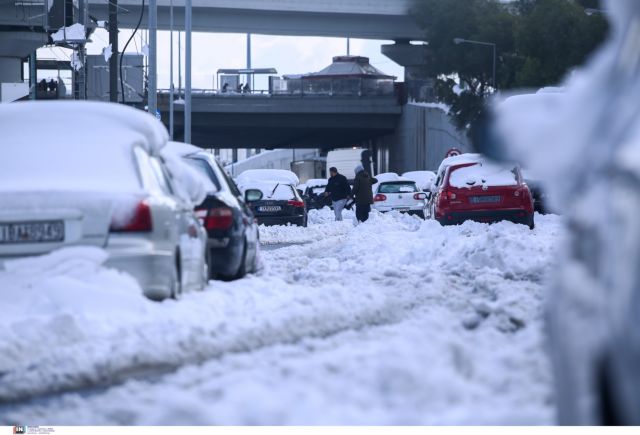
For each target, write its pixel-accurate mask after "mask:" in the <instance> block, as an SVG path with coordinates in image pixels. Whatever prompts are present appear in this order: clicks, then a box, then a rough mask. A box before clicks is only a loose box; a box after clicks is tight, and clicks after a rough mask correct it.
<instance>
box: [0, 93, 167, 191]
mask: <svg viewBox="0 0 640 435" xmlns="http://www.w3.org/2000/svg"><path fill="white" fill-rule="evenodd" d="M0 131H1V132H2V141H1V142H0V152H1V153H2V159H0V189H1V190H2V191H5V192H8V191H33V190H40V191H42V190H46V191H53V190H74V191H80V190H81V191H95V192H132V191H138V190H139V189H140V188H141V182H140V177H139V175H138V169H137V167H136V161H135V159H134V154H133V149H134V147H140V148H142V149H145V150H146V151H147V152H148V153H149V154H153V155H158V154H159V152H160V150H161V149H162V148H163V147H164V146H165V144H166V143H167V139H168V136H169V135H168V134H167V130H166V129H165V128H164V126H163V125H162V123H160V121H158V120H157V119H155V117H153V116H151V115H149V114H147V113H146V112H143V111H141V110H137V109H133V108H131V107H127V106H124V105H121V104H111V103H97V102H84V101H82V102H80V101H75V102H72V101H53V102H43V101H40V102H20V103H14V104H2V105H0Z"/></svg>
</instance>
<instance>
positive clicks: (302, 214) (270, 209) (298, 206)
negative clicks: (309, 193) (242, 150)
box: [243, 181, 307, 227]
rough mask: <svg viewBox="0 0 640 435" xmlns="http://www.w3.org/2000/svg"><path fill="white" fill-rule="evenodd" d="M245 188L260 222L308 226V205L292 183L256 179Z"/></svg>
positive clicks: (247, 197)
mask: <svg viewBox="0 0 640 435" xmlns="http://www.w3.org/2000/svg"><path fill="white" fill-rule="evenodd" d="M243 189H244V194H245V200H246V202H247V204H249V206H250V207H251V210H252V211H253V213H254V215H255V217H256V219H257V220H258V223H259V224H262V225H287V224H291V225H298V226H301V227H306V226H307V207H306V205H305V203H304V201H303V200H302V198H301V197H300V194H299V193H298V191H297V190H296V188H295V186H293V185H292V184H287V183H279V182H277V181H272V182H267V181H263V182H257V181H256V182H252V183H249V184H245V185H244V186H243Z"/></svg>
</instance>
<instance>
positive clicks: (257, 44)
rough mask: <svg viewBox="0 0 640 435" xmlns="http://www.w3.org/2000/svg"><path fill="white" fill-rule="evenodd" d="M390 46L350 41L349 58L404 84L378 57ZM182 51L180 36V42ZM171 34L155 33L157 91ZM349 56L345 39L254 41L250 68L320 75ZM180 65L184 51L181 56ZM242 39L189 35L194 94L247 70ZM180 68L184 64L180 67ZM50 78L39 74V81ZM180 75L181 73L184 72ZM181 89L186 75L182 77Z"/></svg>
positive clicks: (96, 40) (96, 43)
mask: <svg viewBox="0 0 640 435" xmlns="http://www.w3.org/2000/svg"><path fill="white" fill-rule="evenodd" d="M130 32H131V31H130V30H122V31H121V32H120V35H119V45H120V49H122V48H123V47H124V44H125V42H126V40H127V39H128V37H129V35H130V34H131V33H130ZM141 37H143V38H144V36H143V34H142V31H141V32H139V33H138V34H137V35H136V37H135V38H134V40H135V43H134V41H132V42H131V44H130V45H129V48H128V49H127V52H140V50H141ZM92 40H93V42H92V43H91V44H88V46H87V51H88V53H89V54H100V53H101V52H102V48H103V47H105V46H107V45H108V40H109V37H108V34H107V31H106V30H104V29H98V30H96V32H95V33H94V34H93V35H92ZM386 43H391V41H373V40H362V39H352V40H351V54H352V55H361V56H367V57H369V58H370V59H371V63H372V64H373V65H374V66H375V67H376V68H378V69H380V70H382V71H383V72H385V73H387V74H391V75H395V76H397V77H398V79H399V80H400V81H402V80H404V68H402V67H401V66H399V65H397V64H396V63H394V62H393V61H391V60H390V59H388V58H387V57H385V56H384V55H383V54H382V53H380V46H381V45H382V44H386ZM182 46H183V48H184V34H183V38H182ZM169 47H170V43H169V32H166V31H163V32H158V87H159V88H168V87H169V70H170V67H169ZM346 52H347V43H346V39H343V38H325V37H293V36H268V35H252V66H253V67H254V68H270V67H273V68H276V69H277V70H278V75H280V76H281V75H283V74H302V73H308V72H314V71H319V70H321V69H322V68H324V67H325V66H327V65H329V64H330V63H331V58H332V57H333V56H336V55H344V54H346ZM182 53H183V62H184V50H183V52H182ZM69 55H70V51H69V50H63V49H60V48H43V49H39V50H38V57H40V58H53V57H57V58H63V59H64V58H68V56H69ZM174 58H175V60H174V62H175V64H174V74H175V76H174V83H175V86H176V87H177V86H178V64H177V62H178V35H177V32H174ZM246 63H247V61H246V35H244V34H230V33H194V34H193V76H192V83H193V87H194V88H203V89H211V88H213V86H214V85H213V81H214V78H215V74H216V71H217V70H218V69H219V68H244V67H246ZM183 65H184V64H183ZM47 74H50V75H53V72H51V73H48V72H42V73H40V76H39V78H43V76H46V75H47ZM183 74H184V68H183ZM183 84H184V75H183ZM266 87H267V84H266V79H264V80H263V81H262V82H259V81H258V80H256V88H257V89H261V88H263V89H266Z"/></svg>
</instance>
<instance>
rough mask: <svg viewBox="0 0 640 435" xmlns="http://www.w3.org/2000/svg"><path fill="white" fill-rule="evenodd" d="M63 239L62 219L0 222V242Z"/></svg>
mask: <svg viewBox="0 0 640 435" xmlns="http://www.w3.org/2000/svg"><path fill="white" fill-rule="evenodd" d="M63 240H64V221H46V222H20V223H8V224H0V244H3V243H4V244H8V243H51V242H62V241H63Z"/></svg>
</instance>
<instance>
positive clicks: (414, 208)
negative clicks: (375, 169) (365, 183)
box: [373, 173, 427, 219]
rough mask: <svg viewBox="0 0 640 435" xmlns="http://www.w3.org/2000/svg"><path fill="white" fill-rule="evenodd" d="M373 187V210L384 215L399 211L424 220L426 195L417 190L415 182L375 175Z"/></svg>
mask: <svg viewBox="0 0 640 435" xmlns="http://www.w3.org/2000/svg"><path fill="white" fill-rule="evenodd" d="M376 179H377V180H378V183H376V184H374V185H373V209H374V210H378V211H379V212H382V213H385V212H389V211H394V210H395V211H399V212H402V213H408V214H414V215H417V216H420V217H421V218H423V219H424V218H425V215H426V210H427V194H426V193H424V192H422V191H421V190H420V189H418V186H417V185H416V182H415V181H413V180H410V179H408V178H404V177H399V176H398V175H397V174H391V173H388V174H380V175H376Z"/></svg>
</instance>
